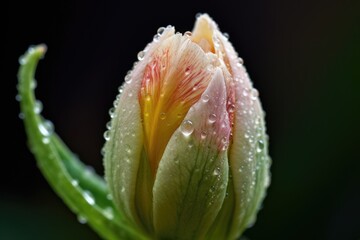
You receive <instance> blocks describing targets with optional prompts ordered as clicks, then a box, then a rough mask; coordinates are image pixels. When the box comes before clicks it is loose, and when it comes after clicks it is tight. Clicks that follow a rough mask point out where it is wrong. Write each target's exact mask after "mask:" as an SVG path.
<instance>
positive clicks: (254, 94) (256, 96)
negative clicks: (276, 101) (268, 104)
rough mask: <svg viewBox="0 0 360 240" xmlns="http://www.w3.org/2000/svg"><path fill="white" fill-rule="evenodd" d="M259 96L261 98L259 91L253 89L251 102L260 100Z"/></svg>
mask: <svg viewBox="0 0 360 240" xmlns="http://www.w3.org/2000/svg"><path fill="white" fill-rule="evenodd" d="M258 96H259V92H258V90H257V89H256V88H253V89H252V90H251V100H254V101H255V100H256V99H257V98H258Z"/></svg>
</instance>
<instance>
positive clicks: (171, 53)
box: [139, 34, 211, 175]
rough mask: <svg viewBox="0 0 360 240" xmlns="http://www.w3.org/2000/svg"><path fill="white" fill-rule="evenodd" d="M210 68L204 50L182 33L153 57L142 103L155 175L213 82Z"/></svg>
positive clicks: (145, 81)
mask: <svg viewBox="0 0 360 240" xmlns="http://www.w3.org/2000/svg"><path fill="white" fill-rule="evenodd" d="M207 65H208V59H207V58H206V55H205V53H204V51H203V50H202V49H201V48H200V47H199V46H198V45H197V44H195V43H193V42H192V41H191V40H190V39H189V38H188V37H187V36H182V35H180V34H176V35H174V36H172V37H170V38H168V39H166V40H165V41H164V42H163V43H162V44H161V45H160V46H159V48H158V49H157V50H156V51H155V52H154V53H153V55H152V56H151V57H150V61H149V62H148V64H147V66H146V69H145V72H144V75H143V79H142V87H141V92H140V94H139V101H140V105H141V110H142V119H143V126H144V135H145V149H146V153H147V157H148V159H149V161H150V167H151V170H152V173H153V174H154V175H155V174H156V170H157V168H158V164H159V161H160V159H161V157H162V155H163V152H164V149H165V147H166V145H167V143H168V141H169V139H170V137H171V136H172V134H173V133H174V131H175V130H176V129H177V128H178V127H179V125H180V123H181V122H182V120H183V119H184V117H185V115H186V113H187V112H188V110H189V108H190V107H191V106H192V105H193V104H194V103H196V102H197V101H198V100H199V98H200V96H201V94H202V93H203V92H204V90H205V89H206V87H207V85H208V82H209V81H210V79H211V76H210V75H211V72H209V71H208V70H207Z"/></svg>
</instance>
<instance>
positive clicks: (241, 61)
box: [238, 57, 244, 65]
mask: <svg viewBox="0 0 360 240" xmlns="http://www.w3.org/2000/svg"><path fill="white" fill-rule="evenodd" d="M238 64H240V65H243V64H244V60H243V59H242V58H241V57H239V58H238Z"/></svg>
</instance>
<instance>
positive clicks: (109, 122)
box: [106, 121, 111, 130]
mask: <svg viewBox="0 0 360 240" xmlns="http://www.w3.org/2000/svg"><path fill="white" fill-rule="evenodd" d="M106 128H107V129H109V130H110V129H111V121H108V122H107V123H106Z"/></svg>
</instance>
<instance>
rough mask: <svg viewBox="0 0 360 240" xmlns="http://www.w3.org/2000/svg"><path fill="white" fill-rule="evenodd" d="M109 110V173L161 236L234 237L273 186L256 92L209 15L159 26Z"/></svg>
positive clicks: (133, 212) (116, 192) (133, 213)
mask: <svg viewBox="0 0 360 240" xmlns="http://www.w3.org/2000/svg"><path fill="white" fill-rule="evenodd" d="M138 59H139V61H138V62H137V63H136V64H135V66H134V69H133V70H132V71H131V72H129V74H128V75H127V76H126V77H125V83H124V85H123V87H122V88H121V89H120V95H119V96H118V98H117V100H116V101H115V108H114V109H112V110H111V116H112V121H111V127H109V131H108V132H106V137H105V138H106V140H107V142H106V144H105V148H104V150H105V151H104V152H105V156H104V164H105V176H106V180H107V182H108V185H109V188H110V191H111V193H112V196H113V199H114V202H115V204H116V206H117V207H118V209H119V210H120V211H121V212H122V213H123V214H124V216H125V217H126V218H127V220H129V221H130V222H132V223H133V224H135V225H136V226H138V227H139V228H140V229H142V230H143V231H144V232H146V233H147V234H148V235H149V236H150V237H151V238H154V239H235V238H237V237H239V236H240V235H241V233H242V232H243V231H244V229H245V228H246V227H248V226H250V225H251V224H252V223H253V222H254V220H255V215H256V213H257V211H258V209H259V207H260V204H261V202H262V200H263V198H264V196H265V191H266V188H267V186H268V185H269V165H270V159H269V157H268V153H267V137H266V133H265V125H264V113H263V111H262V108H261V105H260V101H259V98H258V92H257V90H256V89H255V88H253V87H252V83H251V81H250V79H249V76H248V74H247V73H246V70H245V67H244V66H243V62H242V59H241V58H239V57H238V55H237V53H236V52H235V51H234V49H233V47H232V45H231V43H230V42H229V41H228V39H227V37H226V36H224V35H223V34H222V33H221V32H220V31H219V29H218V27H217V25H216V23H215V22H214V21H213V20H212V19H211V18H210V17H209V16H208V15H206V14H204V15H201V16H199V17H198V18H197V21H196V24H195V28H194V30H193V32H192V33H191V32H187V33H185V34H184V35H182V34H180V33H175V31H174V28H173V27H171V26H169V27H167V28H160V29H159V31H158V34H157V35H155V37H154V41H153V42H152V43H150V44H149V45H148V46H147V47H146V48H145V50H144V51H142V52H140V53H139V54H138Z"/></svg>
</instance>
